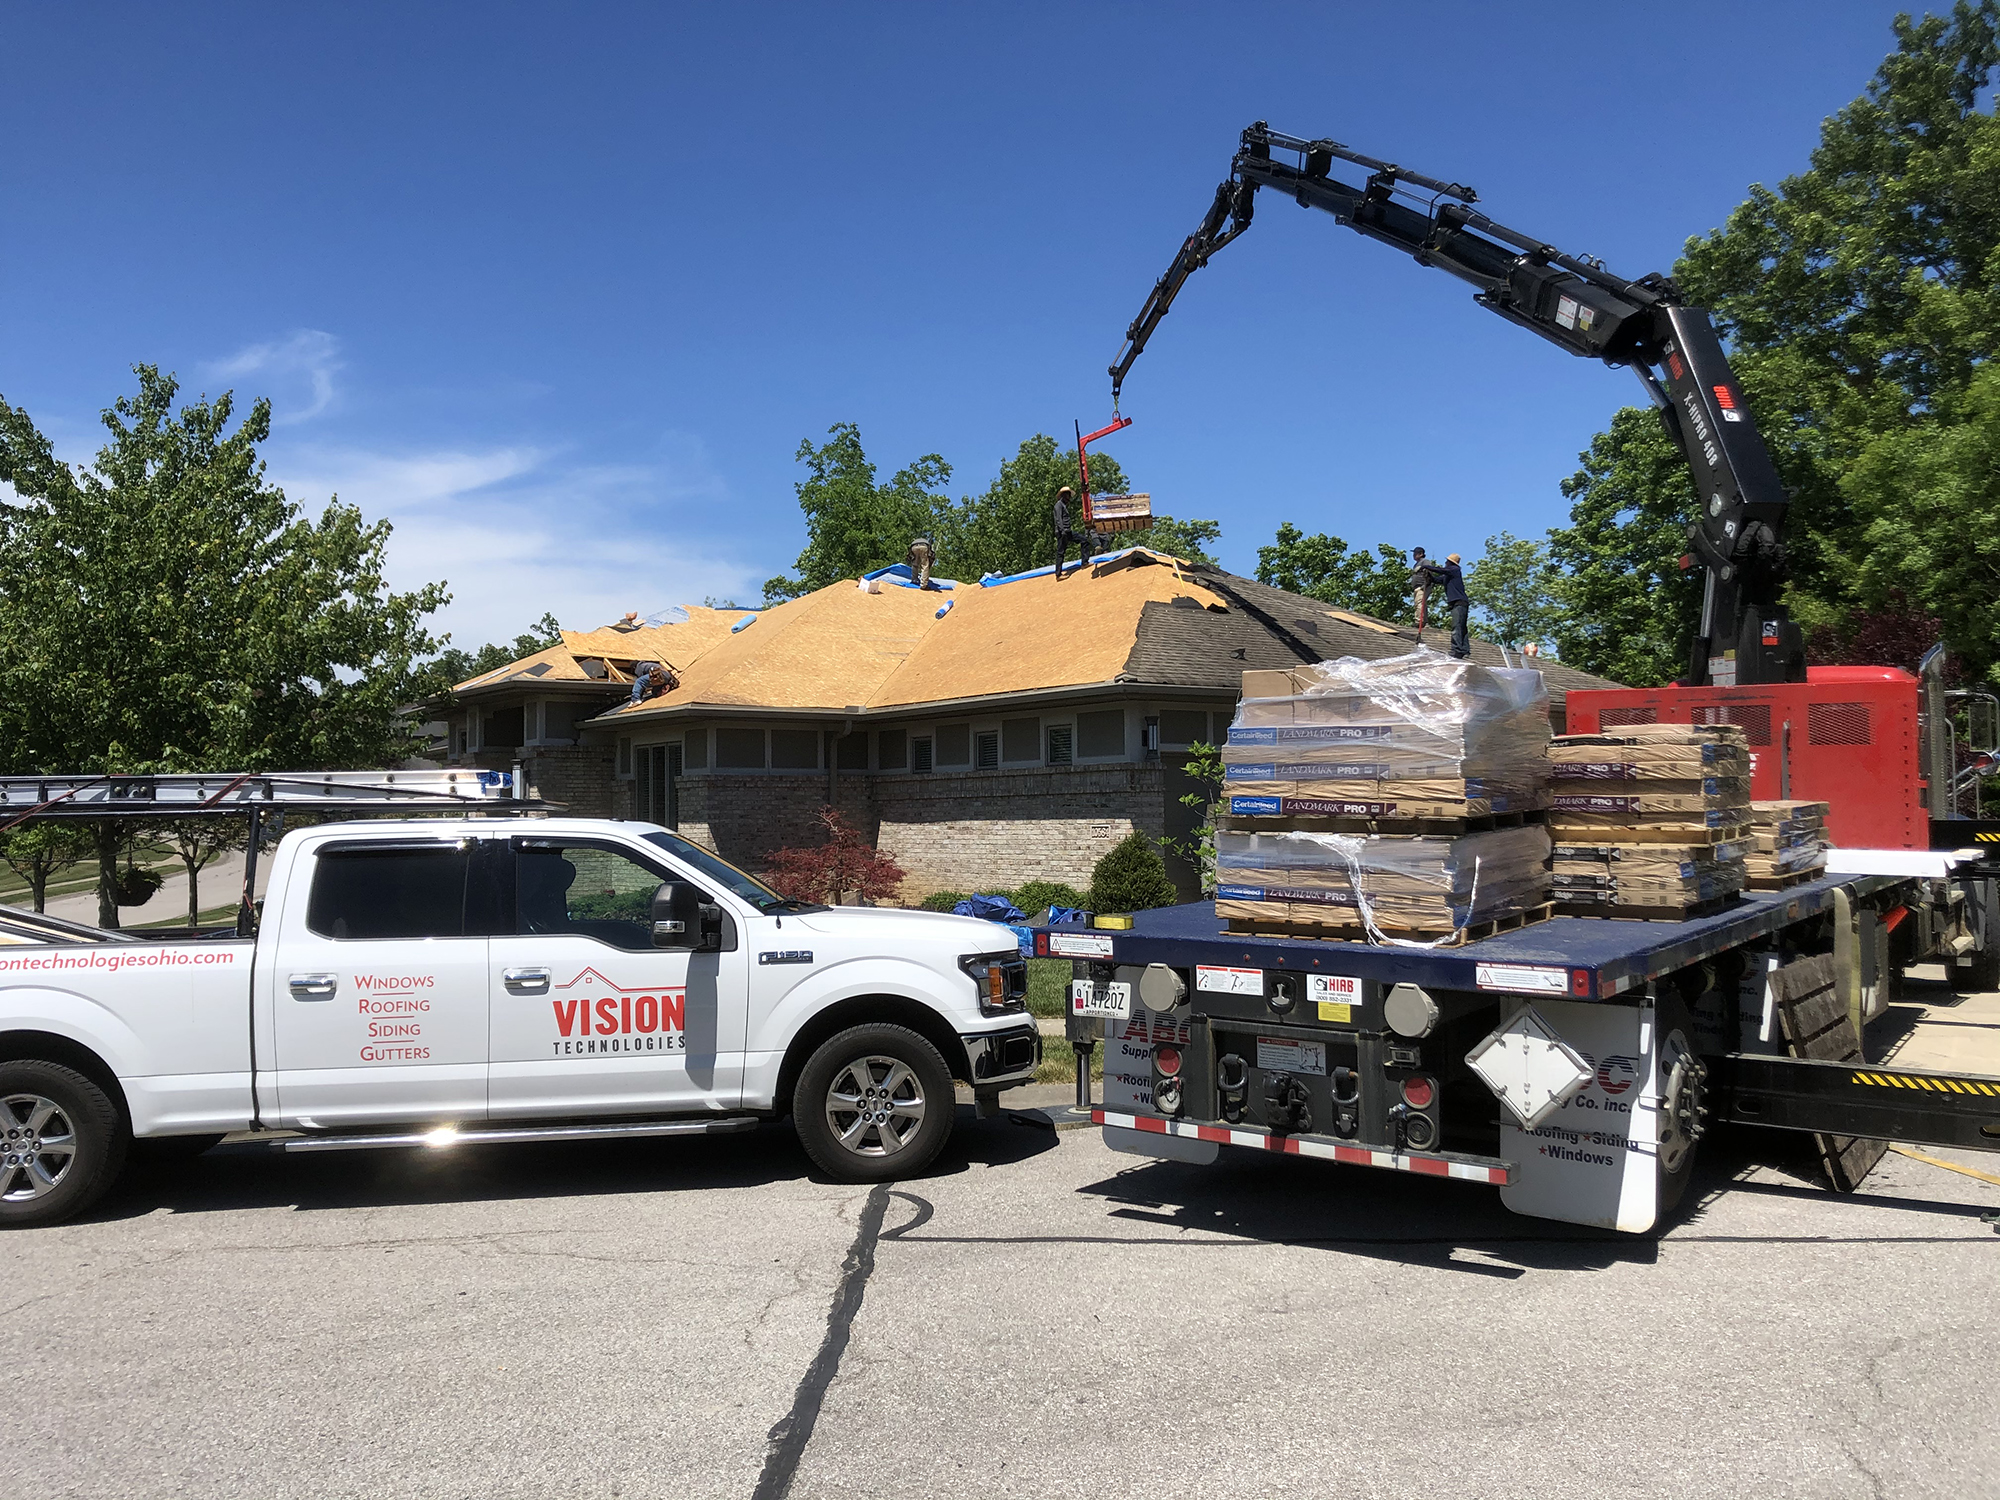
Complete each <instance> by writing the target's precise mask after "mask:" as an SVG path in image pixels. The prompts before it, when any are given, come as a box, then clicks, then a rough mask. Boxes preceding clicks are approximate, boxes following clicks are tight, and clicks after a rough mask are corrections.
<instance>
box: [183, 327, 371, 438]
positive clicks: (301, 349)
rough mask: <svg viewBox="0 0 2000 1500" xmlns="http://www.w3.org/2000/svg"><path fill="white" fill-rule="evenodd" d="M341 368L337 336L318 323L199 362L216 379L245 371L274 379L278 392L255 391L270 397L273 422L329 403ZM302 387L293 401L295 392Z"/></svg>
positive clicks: (295, 418) (306, 416) (303, 417)
mask: <svg viewBox="0 0 2000 1500" xmlns="http://www.w3.org/2000/svg"><path fill="white" fill-rule="evenodd" d="M340 368H341V359H340V340H339V339H337V338H335V337H334V336H333V335H332V334H330V333H322V332H321V331H320V330H319V329H317V328H301V329H299V330H298V331H297V332H295V333H293V334H292V335H291V336H290V337H288V338H285V339H281V340H279V341H277V342H275V343H269V344H246V345H245V346H244V347H243V348H241V349H238V350H237V351H236V352H235V353H234V354H231V355H229V356H227V357H226V358H224V359H219V360H215V361H213V362H211V363H209V364H206V365H203V366H202V370H203V373H204V374H207V375H209V376H211V377H213V378H215V379H218V380H240V379H242V378H243V377H245V376H249V375H255V376H260V377H263V381H264V382H266V383H268V382H270V381H273V380H275V381H277V382H279V383H280V387H281V389H280V390H279V392H278V393H277V394H273V393H272V392H271V391H270V390H268V389H266V390H260V391H258V392H256V394H257V395H270V396H271V397H272V403H271V406H272V410H271V425H272V426H274V427H279V426H285V425H287V424H289V423H293V422H306V421H310V420H311V419H312V418H314V417H316V416H318V415H319V414H320V413H321V412H323V411H325V410H326V409H327V408H328V407H329V406H331V405H332V404H333V400H334V394H335V393H334V388H333V377H334V375H335V374H336V373H338V371H339V370H340ZM301 385H302V386H303V394H301V395H300V396H299V399H298V401H297V402H296V403H294V402H293V401H292V399H291V397H292V395H293V394H296V393H298V392H299V390H300V387H301Z"/></svg>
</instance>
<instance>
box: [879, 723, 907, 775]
mask: <svg viewBox="0 0 2000 1500" xmlns="http://www.w3.org/2000/svg"><path fill="white" fill-rule="evenodd" d="M909 763H910V732H909V730H907V729H885V730H883V731H882V732H881V734H879V735H877V736H876V738H875V764H876V766H877V767H878V768H880V769H881V770H884V771H900V770H902V769H903V768H904V767H905V766H907V765H908V764H909Z"/></svg>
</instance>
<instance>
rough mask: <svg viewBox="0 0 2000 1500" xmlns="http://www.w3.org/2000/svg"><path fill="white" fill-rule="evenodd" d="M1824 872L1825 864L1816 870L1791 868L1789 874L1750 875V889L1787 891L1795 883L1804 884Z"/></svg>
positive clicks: (1820, 876) (1817, 878) (1819, 877)
mask: <svg viewBox="0 0 2000 1500" xmlns="http://www.w3.org/2000/svg"><path fill="white" fill-rule="evenodd" d="M1825 874H1826V866H1825V865H1821V866H1820V867H1819V868H1818V869H1816V870H1793V871H1792V872H1791V873H1790V874H1789V875H1752V876H1751V877H1750V882H1749V884H1750V889H1751V890H1753V891H1789V890H1790V889H1791V888H1792V887H1793V886H1795V885H1806V884H1809V883H1810V882H1812V881H1815V880H1819V879H1821V878H1822V877H1823V876H1825Z"/></svg>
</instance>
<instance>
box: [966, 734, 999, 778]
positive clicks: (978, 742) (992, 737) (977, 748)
mask: <svg viewBox="0 0 2000 1500" xmlns="http://www.w3.org/2000/svg"><path fill="white" fill-rule="evenodd" d="M972 763H973V765H974V766H976V767H977V768H978V769H980V770H982V771H997V770H999V769H1000V731H999V730H997V729H982V730H980V731H979V733H978V734H976V735H974V736H973V739H972Z"/></svg>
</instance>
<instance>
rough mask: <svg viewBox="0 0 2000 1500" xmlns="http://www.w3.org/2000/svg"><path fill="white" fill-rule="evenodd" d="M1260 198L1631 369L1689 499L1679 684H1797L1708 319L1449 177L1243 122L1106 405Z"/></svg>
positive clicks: (1775, 555)
mask: <svg viewBox="0 0 2000 1500" xmlns="http://www.w3.org/2000/svg"><path fill="white" fill-rule="evenodd" d="M1274 152H1276V153H1279V155H1278V156H1274V155H1273V153H1274ZM1283 157H1290V158H1293V159H1292V160H1283V159H1281V158H1283ZM1335 161H1344V162H1350V163H1353V164H1355V165H1357V166H1361V167H1365V168H1367V169H1368V176H1367V177H1366V179H1365V180H1364V181H1363V183H1362V185H1361V186H1359V187H1356V186H1354V185H1352V184H1350V183H1347V182H1343V181H1341V180H1340V179H1339V178H1336V177H1334V176H1333V175H1332V172H1333V164H1334V162H1335ZM1259 188H1271V189H1274V190H1277V191H1280V192H1282V193H1284V194H1285V195H1286V196H1287V197H1289V198H1291V199H1293V200H1294V201H1295V202H1297V203H1299V204H1300V205H1302V206H1303V207H1306V208H1317V209H1321V210H1323V211H1325V212H1327V213H1330V214H1332V215H1333V217H1334V218H1335V220H1336V221H1338V222H1339V223H1342V224H1345V225H1347V226H1348V227H1349V228H1350V229H1353V230H1354V231H1355V232H1356V233H1358V234H1362V235H1365V236H1366V237H1368V238H1369V239H1372V240H1375V241H1378V242H1379V243H1381V244H1384V245H1388V246H1390V247H1392V248H1394V249H1398V250H1402V251H1404V252H1405V253H1407V254H1408V255H1410V256H1412V257H1413V258H1414V259H1415V260H1416V261H1417V263H1418V264H1419V265H1426V266H1435V267H1436V268H1437V269H1439V270H1441V271H1445V272H1448V273H1449V274H1451V275H1453V276H1456V277H1458V278H1459V279H1460V280H1461V281H1466V282H1470V283H1471V284H1472V286H1473V287H1474V288H1476V290H1475V291H1474V293H1473V301H1475V302H1477V303H1478V304H1479V305H1480V306H1481V307H1484V308H1486V309H1487V310H1488V311H1490V312H1494V313H1498V314H1499V315H1500V316H1501V317H1503V318H1505V319H1507V321H1508V322H1510V323H1514V324H1518V325H1519V326H1520V327H1522V328H1525V329H1527V330H1528V331H1529V332H1531V333H1534V334H1538V335H1539V336H1540V337H1542V338H1544V339H1547V340H1548V341H1549V342H1550V343H1552V344H1556V345H1558V346H1559V347H1561V348H1563V349H1567V350H1568V351H1569V352H1570V353H1572V354H1576V355H1582V356H1587V357H1590V358H1594V359H1601V360H1602V361H1604V363H1605V364H1607V365H1611V366H1621V365H1622V366H1626V367H1629V368H1630V369H1632V370H1633V371H1634V372H1635V373H1636V374H1637V375H1638V377H1639V380H1640V382H1641V383H1642V384H1643V385H1644V386H1645V388H1646V393H1647V395H1648V396H1649V397H1650V398H1651V400H1652V401H1653V404H1654V405H1655V406H1656V407H1657V408H1658V409H1659V412H1660V416H1661V420H1662V421H1663V422H1664V423H1665V425H1666V427H1667V430H1668V432H1669V433H1671V434H1672V435H1673V437H1674V440H1675V441H1676V442H1677V443H1678V444H1679V445H1680V448H1681V451H1682V452H1683V453H1684V454H1685V455H1686V456H1687V460H1688V465H1689V468H1690V470H1691V471H1692V473H1693V475H1694V480H1695V489H1696V492H1697V494H1698V496H1699V499H1700V502H1701V514H1700V516H1699V518H1698V519H1697V520H1695V521H1694V522H1691V523H1690V525H1689V527H1688V539H1689V543H1690V556H1689V558H1688V559H1687V560H1686V561H1685V564H1684V565H1687V566H1697V567H1700V568H1701V569H1702V570H1703V573H1704V575H1705V576H1704V590H1703V596H1702V618H1701V626H1700V633H1699V634H1698V636H1697V637H1696V639H1695V640H1694V642H1693V643H1692V644H1691V647H1690V651H1689V658H1688V674H1687V676H1686V678H1685V679H1684V680H1685V681H1686V682H1688V683H1689V684H1691V685H1701V684H1709V683H1714V684H1718V685H1728V684H1750V683H1759V682H1803V681H1804V680H1805V651H1804V645H1803V642H1802V640H1801V638H1800V634H1799V630H1798V627H1797V626H1796V625H1794V624H1793V623H1792V621H1791V620H1790V619H1789V618H1788V616H1787V614H1786V611H1785V606H1784V601H1783V590H1784V581H1785V546H1784V539H1783V538H1784V519H1785V511H1786V507H1787V503H1788V502H1787V498H1786V495H1785V491H1784V487H1783V485H1782V484H1781V483H1780V482H1779V479H1778V473H1777V470H1776V468H1775V467H1774V466H1773V465H1772V463H1771V456H1770V453H1769V451H1768V450H1767V449H1766V448H1765V446H1764V439H1763V437H1762V436H1761V435H1760V434H1759V433H1758V431H1757V424H1756V422H1755V420H1754V419H1753V418H1752V416H1751V414H1750V410H1749V407H1748V404H1747V403H1746V402H1745V401H1744V398H1743V391H1742V387H1741V386H1740V384H1739V383H1738V382H1737V379H1736V375H1735V372H1734V371H1733V370H1731V369H1730V367H1729V360H1728V357H1727V355H1725V354H1724V352H1723V349H1722V342H1721V340H1720V339H1719V338H1718V337H1717V336H1716V332H1715V327H1714V324H1713V323H1712V322H1711V321H1710V319H1709V315H1708V313H1707V311H1706V310H1705V309H1703V308H1699V307H1690V306H1688V305H1687V304H1686V303H1685V302H1684V301H1683V300H1682V298H1681V294H1680V291H1679V289H1678V288H1677V287H1676V286H1675V285H1674V283H1673V282H1672V281H1671V280H1670V279H1669V278H1667V277H1665V276H1660V275H1649V276H1642V277H1640V278H1638V279H1637V280H1631V281H1628V280H1626V279H1625V278H1623V277H1621V276H1615V275H1613V274H1612V273H1611V272H1609V271H1607V270H1605V268H1604V267H1603V265H1602V264H1600V263H1599V262H1598V261H1596V260H1594V259H1592V258H1590V257H1588V256H1572V255H1566V254H1564V253H1563V252H1562V251H1560V250H1557V249H1556V248H1555V247H1553V246H1552V245H1549V244H1547V243H1545V242H1543V241H1541V240H1538V239H1535V238H1534V237H1532V236H1529V235H1524V234H1521V233H1520V232H1518V231H1516V230H1512V229H1509V228H1507V227H1506V226H1505V225H1503V224H1499V223H1496V222H1494V221H1493V220H1492V219H1489V218H1488V217H1487V216H1486V215H1485V214H1483V213H1481V212H1480V211H1479V210H1478V209H1477V208H1475V207H1474V206H1473V205H1474V204H1475V203H1477V202H1478V194H1477V193H1476V192H1474V191H1473V190H1472V189H1471V188H1469V187H1465V186H1463V185H1461V184H1459V183H1456V182H1443V181H1440V180H1438V179H1436V178H1432V177H1426V176H1424V175H1423V174H1421V173H1418V172H1412V171H1409V170H1407V169H1406V168H1403V167H1400V166H1397V165H1395V164H1394V163H1391V162H1385V161H1380V160H1378V159H1376V158H1374V157H1370V156H1363V155H1361V154H1360V153H1358V152H1355V151H1351V150H1349V149H1348V148H1347V147H1345V146H1343V145H1341V144H1340V143H1339V142H1338V141H1331V140H1315V141H1309V140H1303V139H1301V138H1299V137H1297V136H1289V135H1283V134H1281V133H1279V132H1277V131H1274V130H1272V129H1271V128H1270V127H1269V126H1268V125H1266V124H1265V123H1264V122H1263V121H1261V120H1260V121H1258V122H1257V123H1256V124H1254V125H1252V126H1251V127H1250V128H1249V129H1248V130H1245V131H1244V132H1243V138H1242V145H1241V147H1240V148H1239V149H1238V151H1237V153H1236V158H1235V160H1234V161H1233V162H1232V163H1231V164H1230V170H1229V176H1228V177H1227V178H1226V179H1224V181H1223V182H1222V184H1221V185H1220V186H1219V187H1217V188H1216V190H1215V198H1214V201H1213V202H1212V203H1211V204H1210V205H1209V209H1208V212H1207V214H1206V215H1204V216H1203V218H1202V221H1201V224H1200V226H1199V227H1198V228H1197V229H1196V230H1195V232H1194V233H1193V234H1191V235H1189V236H1188V238H1187V239H1186V240H1185V241H1184V242H1183V243H1182V245H1181V248H1180V250H1179V251H1178V252H1177V253H1176V254H1175V256H1174V259H1173V262H1172V264H1170V265H1169V266H1168V267H1167V271H1166V274H1165V275H1163V276H1162V277H1161V278H1160V279H1159V281H1158V282H1156V283H1155V284H1154V286H1153V290H1152V293H1151V294H1150V295H1149V296H1148V297H1147V299H1146V302H1145V305H1144V306H1143V307H1141V308H1140V310H1139V316H1138V317H1137V318H1135V319H1134V320H1133V321H1132V324H1131V326H1130V327H1129V328H1128V329H1127V330H1126V332H1125V344H1124V346H1123V347H1122V348H1121V349H1120V350H1119V354H1118V358H1117V360H1116V361H1115V362H1114V363H1113V364H1112V366H1111V400H1112V406H1113V408H1114V409H1115V408H1116V407H1117V405H1118V401H1119V397H1120V395H1121V393H1122V390H1123V387H1124V383H1125V377H1126V375H1127V374H1129V373H1130V372H1131V369H1132V365H1133V363H1134V362H1135V361H1136V360H1137V359H1138V358H1139V355H1140V354H1141V353H1142V352H1144V350H1145V348H1146V344H1147V342H1148V340H1150V339H1151V338H1152V336H1153V331H1154V330H1155V329H1156V328H1158V327H1159V324H1160V320H1161V319H1162V318H1164V317H1165V316H1166V315H1167V313H1168V311H1169V310H1170V309H1171V308H1172V306H1173V303H1174V299H1175V298H1176V297H1177V296H1179V295H1180V290H1181V287H1182V286H1183V285H1185V284H1186V282H1187V279H1188V277H1189V276H1191V275H1193V274H1194V273H1195V272H1196V271H1197V270H1199V269H1201V267H1203V266H1205V265H1207V264H1208V261H1209V258H1210V257H1211V256H1213V255H1214V254H1215V252H1216V251H1218V250H1220V249H1221V248H1222V247H1223V246H1224V245H1227V244H1228V243H1229V242H1230V241H1231V240H1233V239H1235V238H1236V237H1237V236H1238V235H1240V234H1242V233H1243V231H1244V230H1246V229H1248V228H1249V227H1250V222H1251V217H1252V214H1253V212H1254V210H1255V205H1256V195H1257V191H1258V189H1259ZM1225 225H1226V226H1227V227H1225Z"/></svg>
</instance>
